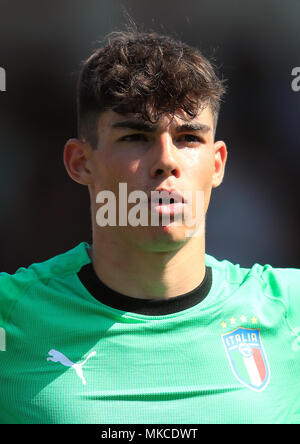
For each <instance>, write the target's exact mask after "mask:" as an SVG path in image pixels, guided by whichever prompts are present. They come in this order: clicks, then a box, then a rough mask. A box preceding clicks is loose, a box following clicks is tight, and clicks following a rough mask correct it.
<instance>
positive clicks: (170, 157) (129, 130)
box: [87, 107, 227, 251]
mask: <svg viewBox="0 0 300 444" xmlns="http://www.w3.org/2000/svg"><path fill="white" fill-rule="evenodd" d="M182 117H183V116H182ZM213 130H214V128H213V116H212V113H211V110H210V108H209V107H206V108H205V109H203V110H201V111H200V112H199V113H198V115H197V116H196V117H195V118H194V119H193V120H188V121H186V120H183V119H182V118H181V116H180V114H179V115H177V116H176V117H174V118H173V119H172V120H171V119H169V118H168V117H167V116H163V117H162V118H161V119H160V120H159V121H158V123H157V124H155V125H154V124H150V123H148V122H146V121H144V120H141V119H140V118H137V117H136V116H135V115H133V114H128V115H120V114H117V113H115V112H113V111H106V112H105V113H103V114H101V116H100V117H99V122H98V145H97V148H96V149H94V150H91V151H90V153H89V156H88V162H87V168H88V170H89V171H90V172H91V181H90V183H89V190H90V195H91V200H92V210H93V211H92V214H93V218H94V219H95V215H96V211H97V209H98V208H99V204H97V203H96V197H97V195H98V193H99V192H101V191H103V190H110V191H112V192H113V193H114V195H115V196H116V202H117V206H116V208H117V221H118V216H119V214H118V208H119V184H120V183H126V184H127V195H129V194H130V193H131V192H132V191H136V190H140V191H143V192H145V193H146V194H147V195H149V194H150V192H151V191H154V190H157V189H161V188H164V189H166V190H176V191H178V192H179V193H180V194H181V195H184V193H185V192H186V191H189V192H191V193H192V202H190V204H191V206H190V207H189V209H191V211H192V213H193V214H192V217H195V211H196V196H197V195H196V192H197V191H199V192H200V193H201V196H202V206H201V211H202V213H203V215H202V216H203V218H204V216H205V214H206V211H207V208H208V205H209V200H210V195H211V190H212V188H213V187H216V186H218V185H219V184H220V183H221V181H222V178H223V174H224V168H225V162H226V155H227V153H226V146H225V144H224V142H222V141H219V142H214V131H213ZM133 205H134V204H128V211H129V210H130V208H131V207H132V206H133ZM183 211H185V210H183ZM189 211H190V210H189ZM149 216H150V211H149ZM182 221H183V223H182V224H181V225H177V224H176V223H175V219H174V216H172V215H171V216H170V223H168V224H167V225H165V226H162V225H161V224H160V225H159V226H151V221H150V218H149V219H148V222H149V223H148V225H147V226H137V227H134V226H130V225H129V224H128V225H127V226H117V227H101V228H99V227H98V226H97V224H95V223H94V229H95V230H99V229H101V230H106V229H107V230H109V232H110V233H113V235H114V236H116V237H117V238H119V239H120V240H121V239H122V240H123V241H125V242H132V243H134V244H136V245H137V244H138V245H139V246H140V247H142V248H145V249H148V250H151V251H168V250H172V249H176V248H178V247H179V246H181V245H182V244H184V243H186V242H187V241H188V239H189V237H187V235H186V233H187V227H186V226H185V223H184V218H182ZM94 222H95V221H94Z"/></svg>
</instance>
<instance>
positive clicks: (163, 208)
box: [148, 188, 186, 215]
mask: <svg viewBox="0 0 300 444" xmlns="http://www.w3.org/2000/svg"><path fill="white" fill-rule="evenodd" d="M149 194H150V195H149V196H148V205H149V207H150V208H151V210H152V211H154V212H155V213H158V214H162V215H163V214H166V215H175V214H179V213H182V211H183V208H184V206H185V204H186V202H185V200H184V198H183V196H182V194H181V193H180V192H179V191H177V190H175V189H170V190H167V189H166V188H158V189H156V190H153V192H150V193H149Z"/></svg>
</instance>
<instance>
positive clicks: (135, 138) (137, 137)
mask: <svg viewBox="0 0 300 444" xmlns="http://www.w3.org/2000/svg"><path fill="white" fill-rule="evenodd" d="M145 140H148V139H147V136H146V135H145V134H142V133H136V134H128V135H127V136H123V137H121V138H120V141H121V142H140V141H145Z"/></svg>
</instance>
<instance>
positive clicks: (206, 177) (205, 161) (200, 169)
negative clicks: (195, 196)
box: [182, 147, 214, 190]
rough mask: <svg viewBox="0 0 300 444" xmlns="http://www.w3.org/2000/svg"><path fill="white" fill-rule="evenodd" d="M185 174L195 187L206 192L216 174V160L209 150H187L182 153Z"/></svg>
mask: <svg viewBox="0 0 300 444" xmlns="http://www.w3.org/2000/svg"><path fill="white" fill-rule="evenodd" d="M182 165H184V173H185V175H186V176H187V177H188V179H189V180H190V181H192V183H193V185H194V186H196V187H197V188H198V189H200V190H204V189H205V188H207V187H209V186H210V185H211V183H212V176H213V172H214V158H213V155H212V153H211V152H210V150H209V148H207V147H205V148H203V149H200V150H196V149H195V150H187V151H186V152H185V153H182Z"/></svg>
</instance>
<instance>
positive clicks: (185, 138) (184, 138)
mask: <svg viewBox="0 0 300 444" xmlns="http://www.w3.org/2000/svg"><path fill="white" fill-rule="evenodd" d="M148 140H149V138H148V136H147V135H146V134H143V133H136V134H129V135H127V136H123V137H121V139H120V142H141V141H148ZM176 141H177V142H178V143H180V142H185V143H186V142H188V143H203V142H204V141H203V139H202V137H199V136H196V135H194V134H182V135H180V136H178V137H177V139H176Z"/></svg>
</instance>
